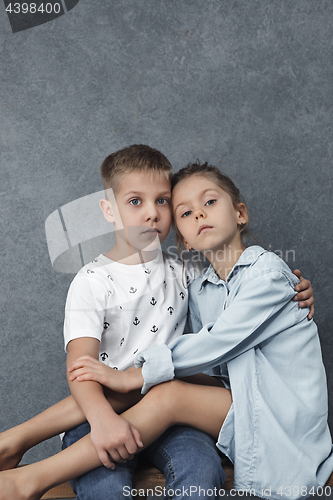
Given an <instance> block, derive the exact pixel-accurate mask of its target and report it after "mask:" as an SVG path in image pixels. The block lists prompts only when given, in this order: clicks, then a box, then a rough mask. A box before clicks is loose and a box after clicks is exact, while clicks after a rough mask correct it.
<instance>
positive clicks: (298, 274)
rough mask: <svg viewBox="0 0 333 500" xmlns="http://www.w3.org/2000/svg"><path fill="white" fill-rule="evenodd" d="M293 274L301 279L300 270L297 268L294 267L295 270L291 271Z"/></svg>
mask: <svg viewBox="0 0 333 500" xmlns="http://www.w3.org/2000/svg"><path fill="white" fill-rule="evenodd" d="M293 274H295V276H297V278H298V279H301V276H302V275H301V271H300V270H299V269H295V271H293Z"/></svg>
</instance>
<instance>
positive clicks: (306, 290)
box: [293, 269, 314, 319]
mask: <svg viewBox="0 0 333 500" xmlns="http://www.w3.org/2000/svg"><path fill="white" fill-rule="evenodd" d="M293 273H294V274H295V276H297V278H298V279H299V281H300V282H299V283H298V285H296V286H295V291H296V292H298V293H297V295H295V297H294V298H293V300H294V301H295V302H296V301H300V302H299V307H301V308H303V307H309V308H310V312H309V314H308V319H311V318H313V316H314V297H313V289H312V285H311V281H309V280H307V279H305V278H303V276H301V271H300V270H299V269H295V271H293Z"/></svg>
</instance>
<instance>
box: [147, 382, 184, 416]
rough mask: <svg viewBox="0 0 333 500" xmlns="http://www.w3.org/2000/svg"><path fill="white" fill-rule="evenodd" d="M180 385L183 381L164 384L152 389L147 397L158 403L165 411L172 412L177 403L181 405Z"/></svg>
mask: <svg viewBox="0 0 333 500" xmlns="http://www.w3.org/2000/svg"><path fill="white" fill-rule="evenodd" d="M180 384H181V381H180V380H176V379H174V380H170V381H169V382H163V383H162V384H158V385H155V386H154V387H152V388H151V389H150V391H149V393H148V394H147V396H149V397H150V398H151V399H152V400H153V401H154V402H156V403H157V405H158V407H159V408H161V409H162V410H163V411H168V412H172V409H173V408H174V407H175V406H176V405H177V403H178V405H179V397H180Z"/></svg>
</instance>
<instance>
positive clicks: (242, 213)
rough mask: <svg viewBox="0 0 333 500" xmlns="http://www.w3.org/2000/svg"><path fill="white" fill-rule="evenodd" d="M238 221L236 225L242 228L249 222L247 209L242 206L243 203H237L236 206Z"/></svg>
mask: <svg viewBox="0 0 333 500" xmlns="http://www.w3.org/2000/svg"><path fill="white" fill-rule="evenodd" d="M237 212H238V220H237V224H238V225H239V226H241V228H243V227H244V226H245V225H246V224H247V223H248V221H249V218H248V215H247V208H246V206H245V205H244V203H239V205H238V209H237Z"/></svg>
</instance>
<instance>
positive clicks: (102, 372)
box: [68, 356, 127, 392]
mask: <svg viewBox="0 0 333 500" xmlns="http://www.w3.org/2000/svg"><path fill="white" fill-rule="evenodd" d="M68 371H69V372H70V373H71V375H70V376H69V379H70V380H77V381H78V382H83V381H85V380H92V381H94V382H99V383H100V384H101V385H104V386H105V387H108V388H109V389H112V390H113V391H116V392H127V389H126V387H125V377H124V374H125V372H122V371H120V370H116V369H114V368H110V366H107V365H105V364H104V363H101V362H100V361H97V359H95V358H93V357H91V356H82V357H80V358H78V359H76V360H75V361H74V362H73V363H72V364H71V365H70V367H69V368H68Z"/></svg>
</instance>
